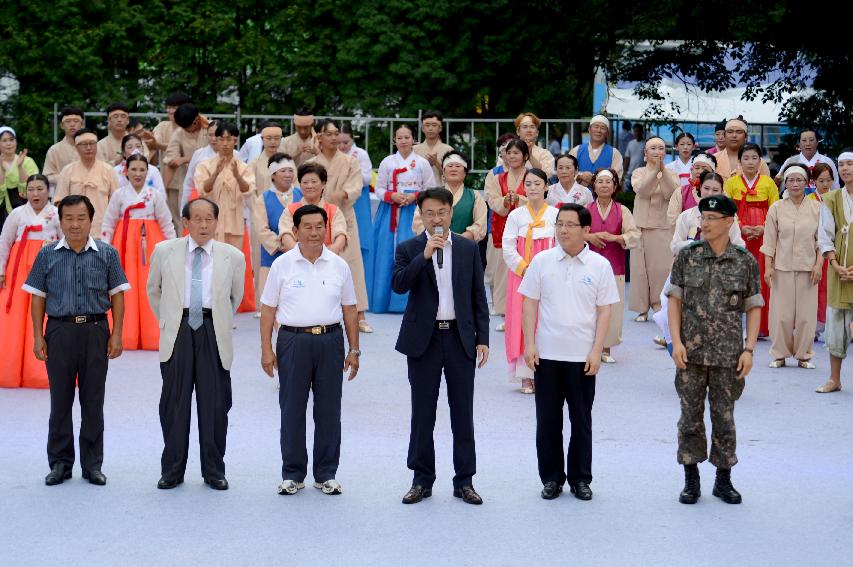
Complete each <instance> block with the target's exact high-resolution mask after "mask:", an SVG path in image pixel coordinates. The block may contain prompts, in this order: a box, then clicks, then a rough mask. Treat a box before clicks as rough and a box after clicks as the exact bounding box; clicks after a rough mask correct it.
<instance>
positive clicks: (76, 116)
mask: <svg viewBox="0 0 853 567" xmlns="http://www.w3.org/2000/svg"><path fill="white" fill-rule="evenodd" d="M85 122H86V117H85V116H84V114H83V110H82V109H81V108H77V107H76V106H66V107H65V108H63V109H62V112H60V113H59V127H60V128H62V131H63V132H65V136H64V137H63V138H62V139H61V140H59V141H58V142H56V143H55V144H53V145H52V146H50V148H48V150H47V155H46V156H45V158H44V167H43V168H42V173H43V174H45V175H46V176H47V179H48V181H49V182H50V185H51V186H52V187H56V182H57V181H58V180H59V173H60V172H61V171H62V170H63V168H65V166H66V165H68V164H69V163H72V162H75V161H77V160H78V159H80V154H78V153H77V146H76V145H74V134H76V133H77V130H79V129H80V128H82V127H83V125H84V124H85Z"/></svg>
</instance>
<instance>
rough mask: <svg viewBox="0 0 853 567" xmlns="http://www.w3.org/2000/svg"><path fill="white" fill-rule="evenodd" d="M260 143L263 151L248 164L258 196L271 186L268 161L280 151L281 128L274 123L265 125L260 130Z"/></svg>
mask: <svg viewBox="0 0 853 567" xmlns="http://www.w3.org/2000/svg"><path fill="white" fill-rule="evenodd" d="M261 142H262V143H263V145H264V149H263V150H261V153H260V155H258V157H257V158H255V159H254V160H253V161H252V162H251V163H250V164H249V166H250V168H251V169H252V173H254V175H255V188H256V193H257V194H258V195H260V194H261V193H263V192H264V191H266V190H267V189H269V188H270V185H272V178H271V176H270V173H269V161H270V158H271V157H272V156H273V155H275V154H277V153H279V152H280V151H282V150H281V147H282V131H281V126H279V125H278V124H276V123H275V122H270V123H269V124H267V125H266V126H265V127H264V129H263V130H261ZM284 153H287V152H284ZM291 157H292V156H291Z"/></svg>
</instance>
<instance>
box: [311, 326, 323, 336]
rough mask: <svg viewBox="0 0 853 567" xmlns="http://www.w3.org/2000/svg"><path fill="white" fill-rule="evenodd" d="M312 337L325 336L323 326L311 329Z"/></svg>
mask: <svg viewBox="0 0 853 567" xmlns="http://www.w3.org/2000/svg"><path fill="white" fill-rule="evenodd" d="M311 334H312V335H322V334H323V326H322V325H317V326H316V327H311Z"/></svg>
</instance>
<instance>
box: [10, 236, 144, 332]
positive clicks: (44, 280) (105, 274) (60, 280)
mask: <svg viewBox="0 0 853 567" xmlns="http://www.w3.org/2000/svg"><path fill="white" fill-rule="evenodd" d="M21 289H23V290H24V291H26V292H27V293H31V294H33V295H38V296H39V297H44V298H46V301H45V311H46V313H47V315H48V316H49V317H70V316H75V315H98V314H101V313H106V312H107V311H109V310H110V306H111V304H110V297H111V296H113V295H115V294H116V293H118V292H120V291H126V290H128V289H130V284H129V283H128V282H127V276H125V274H124V270H123V269H122V267H121V261H120V260H119V257H118V252H117V251H116V249H115V248H113V247H112V246H110V245H109V244H107V243H106V242H103V241H100V242H97V243H96V242H95V240H94V239H93V238H92V237H91V236H90V237H89V240H88V242H86V246H85V247H84V248H83V250H82V251H80V252H75V251H74V250H72V249H71V248H70V247H69V246H68V243H67V242H66V241H65V239H64V238H63V239H62V240H60V241H59V243H58V244H56V245H55V246H53V245H48V246H45V247H44V248H42V249H41V250H39V253H38V256H36V261H35V263H33V268H32V270H30V275H29V276H27V281H26V282H25V283H24V285H23V286H22V288H21Z"/></svg>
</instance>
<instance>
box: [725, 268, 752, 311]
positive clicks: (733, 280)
mask: <svg viewBox="0 0 853 567" xmlns="http://www.w3.org/2000/svg"><path fill="white" fill-rule="evenodd" d="M719 287H720V291H721V293H722V295H723V297H722V299H723V301H724V302H725V306H724V308H725V310H727V311H743V303H744V300H745V299H746V298H745V295H746V279H745V278H744V277H743V276H741V275H739V274H733V273H722V274H720V276H719Z"/></svg>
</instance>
